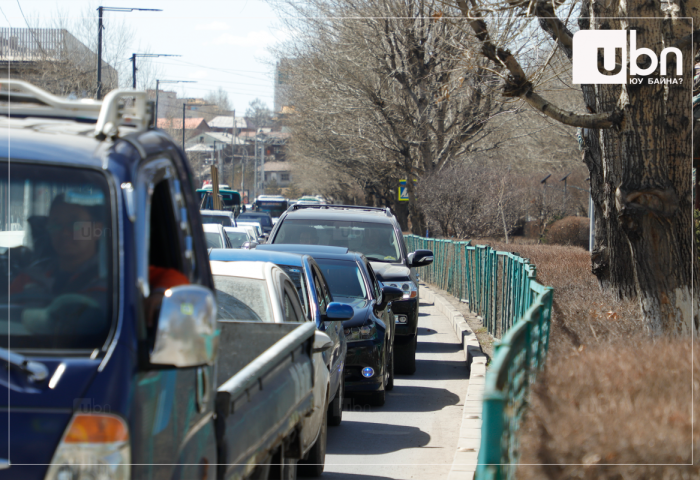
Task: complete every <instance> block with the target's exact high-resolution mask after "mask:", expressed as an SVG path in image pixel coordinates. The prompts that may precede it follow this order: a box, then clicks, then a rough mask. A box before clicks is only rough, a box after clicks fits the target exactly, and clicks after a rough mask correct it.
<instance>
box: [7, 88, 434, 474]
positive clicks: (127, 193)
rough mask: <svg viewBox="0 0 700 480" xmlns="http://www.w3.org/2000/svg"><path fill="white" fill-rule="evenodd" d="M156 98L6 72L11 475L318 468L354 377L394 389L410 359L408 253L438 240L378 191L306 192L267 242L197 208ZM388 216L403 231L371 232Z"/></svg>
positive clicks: (362, 391)
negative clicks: (405, 219)
mask: <svg viewBox="0 0 700 480" xmlns="http://www.w3.org/2000/svg"><path fill="white" fill-rule="evenodd" d="M125 99H128V101H127V102H125V101H124V100H125ZM152 112H153V109H152V108H151V107H149V105H148V103H147V96H146V93H145V92H139V91H134V90H131V89H128V90H115V91H113V92H110V93H109V94H108V95H107V96H106V97H105V99H104V101H72V100H66V99H62V98H59V97H56V96H54V95H51V94H49V93H47V92H44V91H42V90H39V89H37V88H35V87H33V86H31V85H29V84H27V83H25V82H21V81H16V80H9V79H8V80H1V81H0V128H3V129H5V130H7V131H8V132H11V135H10V134H8V136H3V137H0V148H2V149H5V150H7V151H9V148H10V144H9V141H10V137H11V140H12V162H11V164H10V162H8V161H5V160H0V171H1V172H2V173H0V193H1V194H2V196H3V198H6V199H7V202H6V203H0V210H2V213H3V215H2V216H0V219H7V218H10V222H9V223H8V222H5V223H0V268H2V269H3V271H6V272H8V275H6V276H5V275H3V276H0V331H2V333H3V335H0V364H1V365H2V366H3V368H4V369H5V370H6V372H7V373H8V374H7V376H6V377H5V378H6V379H5V380H4V381H3V382H0V399H2V400H0V409H2V410H3V411H5V412H7V415H1V416H0V430H1V431H3V432H6V433H7V434H6V435H5V436H3V437H0V452H7V453H0V480H2V479H5V478H8V479H10V478H23V479H25V480H34V479H36V480H41V479H49V480H61V479H67V478H71V479H75V478H101V479H105V480H106V479H110V480H127V479H131V478H170V479H182V480H185V479H190V478H202V479H214V478H216V479H228V478H232V479H253V478H255V479H276V478H284V479H294V478H296V474H297V468H299V469H301V470H304V473H305V474H306V475H310V476H318V475H321V474H322V472H323V464H324V462H325V451H326V436H327V426H328V425H338V424H340V423H341V422H342V411H343V401H344V398H345V395H346V393H347V394H353V395H356V394H359V395H366V396H367V399H368V400H369V401H371V402H373V403H375V404H378V405H379V404H382V403H383V402H384V401H385V398H386V392H387V391H389V390H391V388H392V386H393V381H394V378H393V372H394V370H396V371H397V372H398V371H399V370H400V368H403V367H405V362H404V360H405V358H403V357H401V355H400V352H399V347H400V346H402V345H405V344H410V343H411V341H406V342H404V343H401V342H399V337H400V334H402V335H404V336H410V334H411V330H410V328H407V326H408V324H409V321H408V320H407V321H404V322H403V323H402V322H401V317H400V315H402V314H403V313H399V314H397V312H406V311H411V308H415V311H416V314H417V301H418V300H417V299H418V289H417V285H416V284H415V281H414V280H415V277H411V273H410V272H409V273H406V272H403V271H399V270H400V269H401V268H402V265H403V266H405V268H407V269H408V270H411V271H412V269H413V268H415V267H417V266H421V265H425V264H428V263H429V262H430V261H432V255H431V254H430V255H429V253H430V252H425V251H418V252H411V253H407V252H406V250H405V243H403V238H402V237H401V232H400V229H398V230H397V229H396V225H395V220H391V219H393V216H391V214H390V212H388V211H383V210H377V209H371V208H364V207H362V208H356V207H343V206H334V205H322V204H313V205H312V204H306V205H305V204H302V205H299V204H297V205H295V206H293V207H290V208H288V209H287V210H286V211H285V212H284V213H282V214H281V216H280V217H279V221H278V222H277V224H276V225H274V227H273V228H271V229H270V233H269V235H267V238H265V234H264V233H263V232H262V227H263V225H261V224H260V223H259V222H257V221H255V222H250V223H254V227H259V228H260V230H258V231H255V230H253V232H254V233H253V236H255V240H254V241H252V240H251V239H252V238H253V236H251V229H250V228H247V227H246V226H243V225H242V224H243V223H244V222H240V221H239V220H240V219H241V216H240V215H239V216H238V218H236V215H235V212H234V211H213V210H202V211H200V207H201V206H202V205H203V204H205V203H206V202H203V199H206V193H208V192H203V193H204V194H203V195H202V196H198V194H197V192H195V191H194V190H193V189H192V188H190V187H191V186H192V181H191V178H192V172H191V170H190V167H189V165H188V162H187V158H186V156H185V153H184V152H183V151H182V150H181V149H180V147H179V146H178V144H177V143H176V142H173V141H172V139H171V138H170V137H169V136H168V135H167V134H166V133H165V132H162V131H160V130H157V129H155V128H153V127H152V126H151V124H152V118H151V115H152ZM348 211H352V212H353V214H352V215H353V216H348V213H347V212H348ZM256 213H257V212H256ZM303 213H306V217H308V218H304V215H302V214H303ZM319 213H324V214H331V213H332V215H331V216H327V217H324V218H320V217H314V216H313V215H312V214H319ZM380 217H382V220H381V221H379V220H377V219H378V218H380ZM384 217H386V218H387V219H390V221H389V225H391V226H392V228H393V230H391V231H392V232H393V233H392V235H393V236H391V235H389V236H386V237H385V238H384V241H385V243H387V242H388V244H389V245H390V246H391V248H393V250H391V248H389V249H386V250H383V247H386V245H383V246H382V244H381V242H379V243H375V244H373V246H372V247H371V248H364V246H363V245H364V239H363V237H364V235H365V234H367V233H368V232H370V231H371V230H373V229H379V228H383V229H384V230H383V232H384V233H386V232H388V230H386V228H385V226H382V227H378V226H377V225H380V224H381V225H386V222H385V221H384ZM258 218H259V217H258ZM334 218H335V220H333V219H334ZM246 220H255V219H254V218H247V219H246ZM333 221H335V222H336V223H332V222H333ZM392 221H393V222H394V223H392ZM295 222H296V223H295ZM304 222H306V223H304ZM348 222H349V225H348ZM245 223H249V222H245ZM368 224H369V226H368ZM268 226H269V225H268ZM297 227H300V229H299V231H298V232H297ZM301 227H303V228H301ZM302 230H304V231H302ZM242 234H246V235H247V236H248V237H247V239H248V241H247V242H243V243H242V244H240V248H232V247H235V245H234V240H235V243H236V244H237V243H238V242H239V241H240V240H241V239H242V238H243V237H242ZM297 234H298V235H297ZM368 238H369V237H368ZM343 239H345V240H347V243H348V244H347V245H343V244H342V240H343ZM350 240H352V242H350ZM259 243H260V244H259ZM350 243H352V244H350ZM401 245H403V247H401ZM382 252H383V253H382ZM382 263H387V265H388V266H389V267H390V268H387V269H386V270H387V271H385V272H384V273H383V274H382V275H383V276H382V275H380V274H379V269H378V268H377V267H376V266H375V264H382ZM389 270H391V271H389ZM394 270H396V271H394ZM392 272H393V273H392ZM397 272H398V273H397ZM402 272H403V273H402ZM392 275H393V276H392ZM401 275H403V276H401ZM412 279H413V280H412ZM392 284H394V286H392ZM402 302H409V303H410V302H416V305H415V306H413V307H412V306H411V305H408V306H401V303H402ZM403 324H406V325H403ZM402 332H403V333H402ZM5 333H6V335H5ZM414 335H415V333H414ZM412 341H414V340H412ZM399 360H402V361H401V362H399ZM10 446H11V447H12V448H10ZM6 457H7V458H6Z"/></svg>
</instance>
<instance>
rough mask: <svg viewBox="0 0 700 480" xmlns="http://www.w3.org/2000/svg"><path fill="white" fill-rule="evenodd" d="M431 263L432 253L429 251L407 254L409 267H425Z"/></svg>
mask: <svg viewBox="0 0 700 480" xmlns="http://www.w3.org/2000/svg"><path fill="white" fill-rule="evenodd" d="M431 263H433V252H432V251H430V250H416V251H415V252H412V253H409V254H408V266H409V267H425V266H427V265H430V264H431Z"/></svg>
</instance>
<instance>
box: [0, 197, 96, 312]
mask: <svg viewBox="0 0 700 480" xmlns="http://www.w3.org/2000/svg"><path fill="white" fill-rule="evenodd" d="M94 208H95V207H92V209H91V208H89V207H86V206H83V205H78V204H75V203H68V202H66V201H65V197H64V195H63V194H60V195H58V196H57V197H56V198H55V199H54V200H53V202H52V203H51V208H50V210H49V216H48V222H47V224H46V230H47V231H48V233H49V236H50V239H51V246H52V247H53V251H54V252H55V254H54V255H53V258H50V259H47V261H46V262H43V266H41V267H39V266H38V265H37V266H35V267H34V268H31V269H27V270H26V271H25V272H22V273H20V274H19V275H18V276H17V278H15V279H14V281H13V282H12V284H11V285H10V294H19V293H24V292H27V291H29V290H32V289H35V288H39V289H43V290H44V291H45V292H47V293H51V294H53V295H61V294H66V293H81V294H85V295H88V296H97V297H98V298H104V293H105V292H106V291H107V284H106V279H104V278H100V275H99V262H98V260H99V259H98V255H97V251H98V242H99V236H98V235H95V234H94V233H95V232H104V229H103V225H102V222H101V221H100V219H99V216H98V215H97V214H96V212H95V210H93V209H94Z"/></svg>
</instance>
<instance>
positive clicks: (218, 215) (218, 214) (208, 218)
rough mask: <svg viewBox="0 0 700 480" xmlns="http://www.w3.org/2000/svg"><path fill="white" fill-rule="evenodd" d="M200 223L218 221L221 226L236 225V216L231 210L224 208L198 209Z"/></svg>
mask: <svg viewBox="0 0 700 480" xmlns="http://www.w3.org/2000/svg"><path fill="white" fill-rule="evenodd" d="M199 213H200V215H201V216H202V223H218V224H219V225H221V226H223V227H236V226H237V225H236V218H235V217H234V216H233V212H230V211H226V210H200V212H199Z"/></svg>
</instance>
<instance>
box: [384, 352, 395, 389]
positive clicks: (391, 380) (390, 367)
mask: <svg viewBox="0 0 700 480" xmlns="http://www.w3.org/2000/svg"><path fill="white" fill-rule="evenodd" d="M386 370H387V375H388V380H387V381H386V387H385V389H386V390H393V388H394V349H393V348H392V349H391V355H390V356H389V365H388V366H387V369H386Z"/></svg>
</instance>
